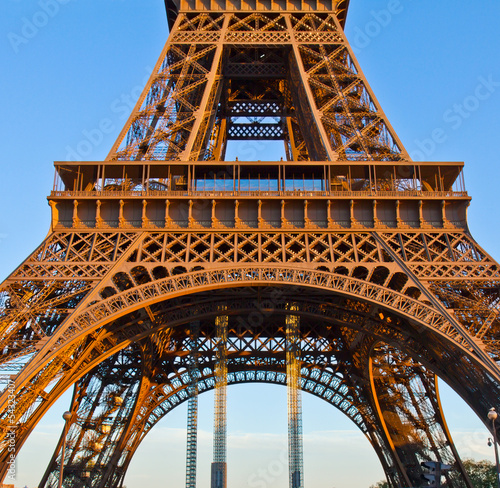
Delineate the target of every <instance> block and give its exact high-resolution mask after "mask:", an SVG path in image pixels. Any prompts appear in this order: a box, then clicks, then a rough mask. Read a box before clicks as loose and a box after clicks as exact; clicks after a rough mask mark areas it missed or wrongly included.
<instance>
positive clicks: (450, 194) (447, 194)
mask: <svg viewBox="0 0 500 488" xmlns="http://www.w3.org/2000/svg"><path fill="white" fill-rule="evenodd" d="M50 197H53V198H58V197H71V198H78V197H80V198H106V197H111V198H112V197H114V198H134V197H137V198H141V197H142V198H144V197H151V198H154V197H163V198H168V197H191V198H193V197H196V198H202V197H209V198H214V197H224V198H230V197H256V198H264V197H330V198H364V197H365V198H366V197H368V198H369V197H377V198H403V197H417V198H463V197H468V194H467V192H466V191H420V190H402V191H393V190H391V191H386V190H380V191H377V190H370V191H347V190H346V191H309V190H307V191H304V190H294V191H291V190H290V191H229V190H228V191H220V190H217V191H215V190H214V191H193V190H190V191H188V190H183V191H159V190H131V191H114V190H113V191H110V190H97V191H95V190H93V191H68V190H65V191H52V192H51V193H50Z"/></svg>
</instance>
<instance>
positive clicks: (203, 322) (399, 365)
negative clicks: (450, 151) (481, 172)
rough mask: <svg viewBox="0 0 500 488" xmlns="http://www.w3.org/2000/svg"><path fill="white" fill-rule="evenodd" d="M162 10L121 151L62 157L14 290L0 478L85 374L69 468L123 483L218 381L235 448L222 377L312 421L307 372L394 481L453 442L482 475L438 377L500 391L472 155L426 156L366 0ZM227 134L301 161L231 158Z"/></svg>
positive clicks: (229, 0) (480, 391)
mask: <svg viewBox="0 0 500 488" xmlns="http://www.w3.org/2000/svg"><path fill="white" fill-rule="evenodd" d="M166 4H167V11H168V18H169V24H170V26H171V33H170V36H169V38H168V41H167V43H166V45H165V48H164V50H163V52H162V55H161V57H160V59H159V61H158V63H157V65H156V66H155V69H154V72H153V73H152V75H151V78H150V80H149V82H148V83H147V85H146V87H145V89H144V92H143V94H142V95H141V97H140V99H139V101H138V103H137V106H136V108H135V109H134V110H133V112H132V114H131V116H130V119H129V121H128V122H127V124H126V125H125V127H124V128H123V131H122V132H121V134H120V136H119V137H118V139H117V141H116V143H115V145H114V146H113V147H112V149H111V151H110V153H109V156H108V158H107V159H106V160H105V161H95V162H56V163H55V167H56V175H57V178H56V185H55V187H54V189H53V191H52V192H51V194H50V196H49V203H50V205H51V207H52V227H51V231H50V233H49V235H48V237H47V238H46V239H45V241H44V242H43V243H42V244H41V246H40V247H39V248H38V249H37V250H36V251H35V252H34V253H33V254H32V255H31V256H29V257H28V258H27V259H26V260H25V262H24V263H22V264H21V266H19V267H18V268H17V269H16V270H15V271H14V272H13V273H12V274H11V275H10V276H9V278H8V279H7V280H6V281H5V282H4V283H3V285H2V287H1V289H0V305H1V307H2V309H1V315H0V327H1V335H0V340H1V343H2V356H1V368H2V371H1V373H2V375H3V376H2V378H3V379H4V380H5V382H6V383H7V382H9V383H8V384H9V385H12V384H13V385H15V390H16V397H17V404H16V409H15V411H14V412H9V411H8V395H9V390H8V389H6V390H5V391H4V393H3V395H2V396H1V397H0V408H1V409H2V410H1V412H2V413H1V417H0V418H1V423H0V428H1V429H0V434H1V439H3V444H2V445H3V451H2V452H1V456H0V462H1V464H0V466H1V468H2V471H1V472H2V474H3V475H5V473H6V470H7V460H8V449H7V447H6V446H7V442H8V441H7V433H8V425H9V422H11V420H12V418H13V417H11V415H13V416H14V417H15V421H16V422H17V423H18V424H17V425H18V428H17V445H18V447H20V446H21V445H22V444H23V442H24V441H25V439H26V438H27V437H28V436H29V435H30V433H31V432H32V430H33V428H34V427H35V425H36V424H37V422H38V421H39V419H40V418H41V417H42V416H43V415H44V414H45V412H46V411H47V410H48V409H49V408H50V406H51V405H53V404H54V402H55V401H56V400H57V398H58V397H59V396H60V395H61V394H62V393H63V392H64V391H66V390H67V389H68V388H70V387H74V396H73V401H72V405H71V409H70V410H71V412H72V414H73V418H74V419H76V420H75V421H74V422H72V424H71V426H70V428H69V431H68V435H67V439H66V446H67V449H66V456H65V460H66V463H65V468H64V476H65V480H64V486H68V487H70V486H71V487H80V486H85V485H86V484H87V485H88V483H90V482H91V485H92V486H95V487H99V488H104V487H106V488H115V487H118V486H121V483H122V482H123V479H124V476H125V473H126V470H127V467H128V465H129V463H130V461H131V459H132V457H133V456H134V453H135V451H136V449H137V447H138V446H139V444H140V443H141V441H142V440H143V439H144V437H145V436H146V435H147V433H148V432H149V431H150V430H151V429H152V428H153V427H154V426H155V424H156V423H157V422H158V421H159V420H160V419H161V418H162V417H163V416H164V415H166V414H167V413H168V412H170V411H171V410H172V409H173V408H175V407H176V406H177V405H179V404H180V403H182V402H184V401H188V400H189V399H190V398H191V399H193V398H195V397H196V395H197V393H198V392H199V393H203V392H204V391H207V390H210V389H213V388H215V389H216V390H218V391H219V393H218V394H219V397H220V395H221V394H222V393H224V398H222V397H220V398H219V400H221V401H222V400H224V402H223V405H222V403H221V402H219V403H220V406H221V409H220V412H219V414H218V415H217V416H216V423H217V425H218V426H219V427H220V428H221V429H222V430H219V432H222V433H223V436H222V437H221V438H220V439H219V440H220V441H221V442H223V444H224V446H222V447H223V449H222V448H221V450H219V451H217V452H219V453H221V452H223V454H224V456H225V429H226V425H225V387H226V384H234V383H245V382H269V383H275V384H280V385H287V384H288V388H289V393H290V395H289V397H290V403H289V405H290V407H291V415H290V418H293V419H295V420H296V421H297V422H298V421H300V409H299V408H298V407H297V405H298V400H300V391H299V386H300V388H301V389H302V390H303V391H307V392H310V393H312V394H314V395H317V396H318V397H320V398H323V399H324V400H325V401H327V402H329V403H330V404H332V405H333V406H335V407H336V408H338V409H339V410H341V411H342V412H343V413H345V414H346V415H347V416H348V417H349V418H350V419H351V420H352V421H353V422H354V424H355V425H356V426H358V427H359V429H360V430H361V431H362V432H363V433H364V434H365V435H366V437H367V439H368V440H369V441H370V443H371V444H372V446H373V448H374V449H375V451H376V452H377V454H378V456H379V458H380V461H381V463H382V466H383V468H384V470H385V472H386V475H387V478H388V481H389V483H390V486H392V487H397V486H415V485H416V484H418V483H419V478H420V475H421V468H420V462H422V461H425V460H439V461H442V462H445V463H447V464H450V465H452V466H453V469H452V470H450V471H449V472H447V473H446V477H447V481H448V484H449V486H457V487H458V486H463V484H465V485H466V486H469V487H470V486H471V485H470V482H469V480H468V479H467V475H466V474H465V471H464V469H463V466H462V464H461V461H460V458H459V455H458V453H457V451H456V448H455V446H454V444H453V441H452V439H451V437H450V434H449V432H448V429H447V427H446V423H445V420H444V416H443V413H442V409H441V406H440V402H439V395H438V390H437V385H436V377H437V376H439V377H441V378H443V379H444V380H445V381H446V382H447V383H448V384H449V385H450V386H451V387H452V388H453V389H454V390H455V391H456V392H457V393H458V394H459V395H460V396H461V397H462V398H463V399H464V400H465V401H466V402H467V403H468V404H469V405H470V406H471V407H472V408H473V409H474V410H475V411H476V413H478V415H482V414H483V413H484V412H486V411H487V410H488V409H489V407H490V406H491V405H496V404H497V401H498V398H499V388H500V368H499V364H498V361H499V358H500V343H499V328H500V321H499V319H498V313H499V309H498V300H499V285H500V271H499V266H498V264H497V263H496V262H495V261H494V260H493V259H492V258H491V257H490V256H489V255H488V254H487V253H486V252H485V251H484V250H483V249H481V248H480V247H479V245H478V244H477V243H476V242H475V241H474V240H473V238H472V237H471V235H470V233H469V231H468V227H467V222H466V209H467V206H468V205H469V202H470V198H469V196H468V195H467V193H466V191H465V188H464V182H463V176H462V174H463V173H462V170H463V164H462V163H458V162H413V161H411V159H410V158H409V156H408V153H407V152H406V150H405V148H404V147H403V145H402V143H401V141H400V140H399V139H398V137H397V135H396V133H395V131H394V129H393V128H392V127H391V125H390V123H389V121H388V120H387V118H386V116H385V114H384V113H383V111H382V109H381V107H380V105H379V103H378V102H377V100H376V98H375V96H374V94H373V93H372V91H371V89H370V87H369V85H368V82H367V81H366V79H365V77H364V75H363V73H362V72H361V69H360V67H359V66H358V64H357V61H356V59H355V57H354V55H353V52H352V50H351V48H350V46H349V43H348V41H347V39H346V37H345V35H344V32H343V28H342V26H343V22H344V20H345V15H346V13H347V7H348V2H346V1H335V0H326V1H324V2H316V1H315V0H313V1H311V2H305V1H303V0H298V1H291V0H283V1H278V0H271V1H269V2H268V1H261V0H251V1H250V0H248V1H247V0H245V1H242V2H239V1H238V2H235V1H233V0H223V1H221V2H216V3H214V2H212V3H211V4H210V2H208V3H207V2H201V1H199V0H193V1H187V0H180V1H178V2H171V1H170V0H168V1H167V2H166ZM231 140H282V141H283V143H284V148H285V154H286V158H284V159H285V160H282V161H269V162H262V161H238V160H236V161H225V155H226V149H227V145H228V141H231ZM222 312H223V313H222ZM292 312H293V313H292ZM194 324H196V325H194ZM299 325H300V326H299ZM194 326H195V327H196V331H197V332H196V351H194V352H195V354H194V356H193V347H194V346H193V340H194V339H193V337H194V335H193V330H194V329H193V327H194ZM291 345H293V347H292V346H291ZM287 359H288V361H287ZM222 390H224V391H222ZM193 407H194V404H193ZM194 413H195V411H194V410H193V414H194ZM7 415H9V419H8V421H7ZM192 418H193V419H194V418H195V417H194V416H192ZM297 425H298V424H297ZM297 425H295V427H294V426H292V428H291V430H290V435H291V439H292V438H293V439H292V440H293V442H291V443H290V444H291V445H293V446H296V447H293V448H292V449H291V451H292V454H293V453H295V454H297V453H298V452H299V450H300V449H301V443H300V429H299V428H296V427H297ZM190 426H191V427H192V432H191V433H192V434H193V435H195V424H194V423H193V422H192V423H191V424H190ZM219 427H218V428H219ZM192 439H193V443H192V444H191V446H192V448H191V452H190V455H191V457H189V456H188V458H189V459H190V460H191V461H189V459H188V465H189V466H191V467H192V466H193V464H192V462H193V460H194V461H195V460H196V457H195V454H196V453H195V442H194V441H195V437H193V438H192ZM61 445H62V439H61V442H60V443H59V446H61ZM297 446H298V447H297ZM59 450H60V447H59V448H58V450H57V451H56V453H55V454H54V456H53V459H52V461H51V463H50V465H49V467H48V468H47V472H46V474H45V476H44V477H43V479H42V481H41V483H40V485H39V486H40V487H49V486H54V485H55V484H57V482H58V476H59V474H58V473H59V464H60V454H59ZM224 456H223V457H222V458H220V457H218V458H217V459H218V461H216V462H225V461H224V459H225V457H224ZM221 459H223V460H222V461H221ZM293 459H295V461H294V460H293ZM293 459H292V457H291V464H293V463H295V464H296V466H299V469H296V468H293V467H292V468H293V469H291V471H292V472H293V473H296V472H300V471H301V469H302V468H301V462H302V461H301V457H300V456H299V457H295V458H293ZM190 463H191V464H190ZM295 464H294V466H295ZM224 469H225V466H224ZM188 472H189V473H191V475H192V476H191V478H189V480H191V481H190V483H191V486H192V483H193V480H194V479H195V478H194V477H193V476H194V475H195V472H193V470H191V471H189V470H188ZM89 480H90V481H89ZM224 482H225V479H224ZM292 484H293V481H292ZM304 484H306V483H305V482H304V480H303V479H302V474H301V476H300V479H299V484H298V485H296V486H299V485H300V486H304ZM293 486H295V485H293Z"/></svg>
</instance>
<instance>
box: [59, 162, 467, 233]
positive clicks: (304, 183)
mask: <svg viewBox="0 0 500 488" xmlns="http://www.w3.org/2000/svg"><path fill="white" fill-rule="evenodd" d="M55 167H56V180H55V184H54V188H53V191H52V192H51V194H50V196H49V201H50V204H51V205H52V208H53V225H54V226H56V227H64V228H74V227H76V228H78V227H88V228H108V227H109V228H129V229H130V228H158V229H165V228H168V229H175V228H226V229H231V228H234V229H237V228H252V229H269V228H276V229H278V228H284V229H293V228H297V229H311V228H317V229H359V228H363V229H367V228H368V229H387V228H406V229H429V228H460V229H464V228H466V209H467V206H468V205H469V201H470V197H469V196H468V194H467V192H466V191H465V183H464V179H463V163H457V162H439V163H436V162H409V163H407V164H402V163H401V162H386V161H380V162H379V161H345V162H340V161H335V162H324V161H321V162H319V161H316V162H314V161H308V163H307V165H304V163H303V162H293V161H275V162H268V161H266V162H263V161H232V162H231V161H220V162H217V161H206V162H201V161H197V162H191V161H189V162H188V161H100V162H92V161H90V162H56V163H55Z"/></svg>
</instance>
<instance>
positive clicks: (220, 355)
mask: <svg viewBox="0 0 500 488" xmlns="http://www.w3.org/2000/svg"><path fill="white" fill-rule="evenodd" d="M227 325H228V316H227V315H220V316H218V317H217V318H216V319H215V329H216V335H217V361H216V364H215V408H214V417H215V418H214V461H213V463H212V481H211V487H212V488H226V484H227V465H226V441H227V417H226V403H227V401H226V390H227Z"/></svg>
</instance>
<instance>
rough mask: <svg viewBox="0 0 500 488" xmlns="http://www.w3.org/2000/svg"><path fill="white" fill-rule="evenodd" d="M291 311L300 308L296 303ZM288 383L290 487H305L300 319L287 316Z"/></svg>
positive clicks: (295, 316)
mask: <svg viewBox="0 0 500 488" xmlns="http://www.w3.org/2000/svg"><path fill="white" fill-rule="evenodd" d="M289 310H290V311H295V310H298V307H297V306H296V305H293V304H292V305H291V306H290V307H289ZM286 385H287V394H288V395H287V396H288V470H289V484H290V488H303V487H304V463H303V444H302V398H301V390H300V319H299V317H298V316H297V315H287V316H286Z"/></svg>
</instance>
